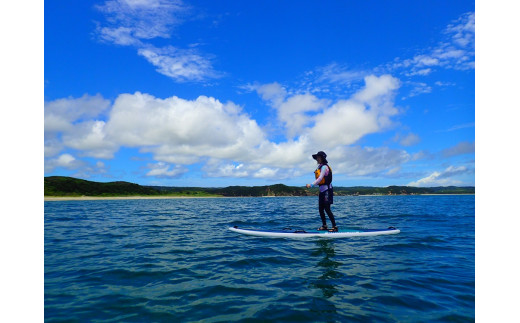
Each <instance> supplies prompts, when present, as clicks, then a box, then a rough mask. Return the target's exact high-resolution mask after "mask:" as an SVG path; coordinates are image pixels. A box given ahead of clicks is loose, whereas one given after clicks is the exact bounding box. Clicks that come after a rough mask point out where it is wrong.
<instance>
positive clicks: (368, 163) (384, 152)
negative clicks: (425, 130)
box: [329, 146, 412, 176]
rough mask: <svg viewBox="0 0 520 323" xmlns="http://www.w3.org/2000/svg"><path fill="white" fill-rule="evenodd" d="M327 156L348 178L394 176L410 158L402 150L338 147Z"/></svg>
mask: <svg viewBox="0 0 520 323" xmlns="http://www.w3.org/2000/svg"><path fill="white" fill-rule="evenodd" d="M329 156H330V159H331V160H335V163H334V166H335V169H336V170H337V171H338V172H339V173H342V174H346V175H349V176H365V175H370V174H379V173H383V172H386V173H387V174H394V173H395V172H396V171H397V170H398V169H399V167H400V166H401V165H402V164H404V163H406V162H408V161H410V160H411V158H412V157H411V156H410V155H409V154H408V153H407V152H406V151H404V150H397V149H390V148H388V147H378V148H374V147H360V146H347V147H338V148H336V149H333V150H331V151H330V154H329Z"/></svg>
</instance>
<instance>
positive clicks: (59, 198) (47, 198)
mask: <svg viewBox="0 0 520 323" xmlns="http://www.w3.org/2000/svg"><path fill="white" fill-rule="evenodd" d="M453 195H475V194H414V195H376V194H367V195H338V196H355V197H363V196H369V197H372V196H453ZM247 197H301V196H44V201H45V202H48V201H97V200H168V199H208V198H210V199H213V198H247Z"/></svg>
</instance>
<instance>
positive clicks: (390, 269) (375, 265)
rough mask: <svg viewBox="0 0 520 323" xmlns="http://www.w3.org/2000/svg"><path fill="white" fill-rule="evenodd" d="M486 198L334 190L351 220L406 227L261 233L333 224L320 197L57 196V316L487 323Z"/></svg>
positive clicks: (51, 258) (52, 253) (52, 220)
mask: <svg viewBox="0 0 520 323" xmlns="http://www.w3.org/2000/svg"><path fill="white" fill-rule="evenodd" d="M474 205H475V198H474V196H472V195H470V196H457V195H454V196H377V197H376V196H370V197H368V196H367V197H365V196H359V197H340V196H338V197H335V200H334V205H333V207H332V210H333V212H334V214H335V215H336V220H337V223H338V226H340V227H350V228H358V229H373V228H386V227H388V226H395V227H397V228H399V229H400V230H401V233H400V234H397V235H389V236H375V237H352V238H345V239H333V240H330V239H320V238H315V239H308V240H307V239H306V240H303V241H302V240H292V239H284V238H280V239H277V238H261V237H253V236H244V235H239V234H237V233H234V232H231V231H230V230H228V229H227V228H228V227H230V226H235V225H237V226H239V227H244V228H247V227H248V228H262V229H271V230H279V229H282V228H284V227H288V226H289V227H292V228H304V229H305V228H306V229H309V228H310V229H315V228H317V227H318V226H319V225H320V222H321V221H320V218H319V215H318V214H317V198H316V197H283V198H282V197H280V198H207V199H205V198H203V199H162V200H94V201H58V202H56V201H47V202H45V320H46V321H48V322H52V321H98V322H115V321H125V322H145V321H153V322H196V321H204V322H233V321H247V322H254V321H284V322H345V321H348V322H356V321H380V322H403V321H405V322H414V321H474V319H475V261H474V259H475V234H474V233H475V226H474V224H475V208H474Z"/></svg>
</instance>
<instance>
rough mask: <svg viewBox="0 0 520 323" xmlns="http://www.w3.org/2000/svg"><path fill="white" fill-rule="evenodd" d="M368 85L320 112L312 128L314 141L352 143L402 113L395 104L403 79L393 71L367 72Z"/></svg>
mask: <svg viewBox="0 0 520 323" xmlns="http://www.w3.org/2000/svg"><path fill="white" fill-rule="evenodd" d="M365 83H366V85H365V87H364V88H363V89H361V90H360V91H359V92H357V93H356V94H354V95H353V97H352V99H349V100H342V101H339V102H337V103H336V104H334V105H333V106H332V107H330V108H328V109H326V110H325V111H324V112H323V113H321V114H319V115H317V116H316V118H315V120H316V123H315V125H314V126H313V127H312V129H311V131H310V136H311V139H312V140H313V142H315V143H319V144H321V145H323V146H325V147H333V146H337V145H350V144H353V143H355V142H356V141H357V140H359V139H360V138H361V137H363V136H365V135H367V134H370V133H375V132H378V131H381V130H383V129H385V128H387V127H389V126H390V125H391V124H392V121H391V119H390V118H391V117H392V116H394V115H396V114H397V113H398V109H397V108H395V107H394V105H393V99H394V96H395V93H394V91H395V90H396V89H397V88H398V87H399V81H398V80H397V79H396V78H393V77H392V76H390V75H383V76H381V77H376V76H373V75H371V76H367V77H366V78H365Z"/></svg>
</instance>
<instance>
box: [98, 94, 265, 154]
mask: <svg viewBox="0 0 520 323" xmlns="http://www.w3.org/2000/svg"><path fill="white" fill-rule="evenodd" d="M106 132H107V135H108V136H109V138H111V139H112V140H114V141H115V142H117V143H118V144H119V145H125V146H128V147H144V148H146V150H147V151H150V152H153V153H154V154H155V158H156V159H157V160H161V161H167V162H173V161H175V160H176V157H177V156H180V157H181V159H179V160H178V162H182V160H183V159H184V160H186V158H188V160H191V161H193V160H196V159H197V158H198V157H203V156H204V157H206V156H210V157H215V158H229V159H235V158H239V157H240V156H243V155H247V154H249V153H250V152H251V151H252V150H254V147H256V146H258V145H259V144H261V143H262V142H263V140H264V133H263V132H262V130H261V129H260V127H259V126H258V125H257V123H256V121H254V120H252V119H250V118H249V117H248V116H247V115H245V114H243V113H241V110H240V108H239V107H238V106H236V105H234V104H233V103H227V104H222V103H221V102H220V101H218V100H216V99H214V98H209V97H204V96H201V97H199V98H197V99H196V100H193V101H189V100H184V99H180V98H178V97H170V98H167V99H164V100H163V99H158V98H155V97H153V96H151V95H148V94H142V93H139V92H137V93H135V94H123V95H120V96H119V97H118V99H117V100H116V101H115V103H114V106H113V108H112V112H111V114H110V120H109V121H108V122H107V124H106Z"/></svg>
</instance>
